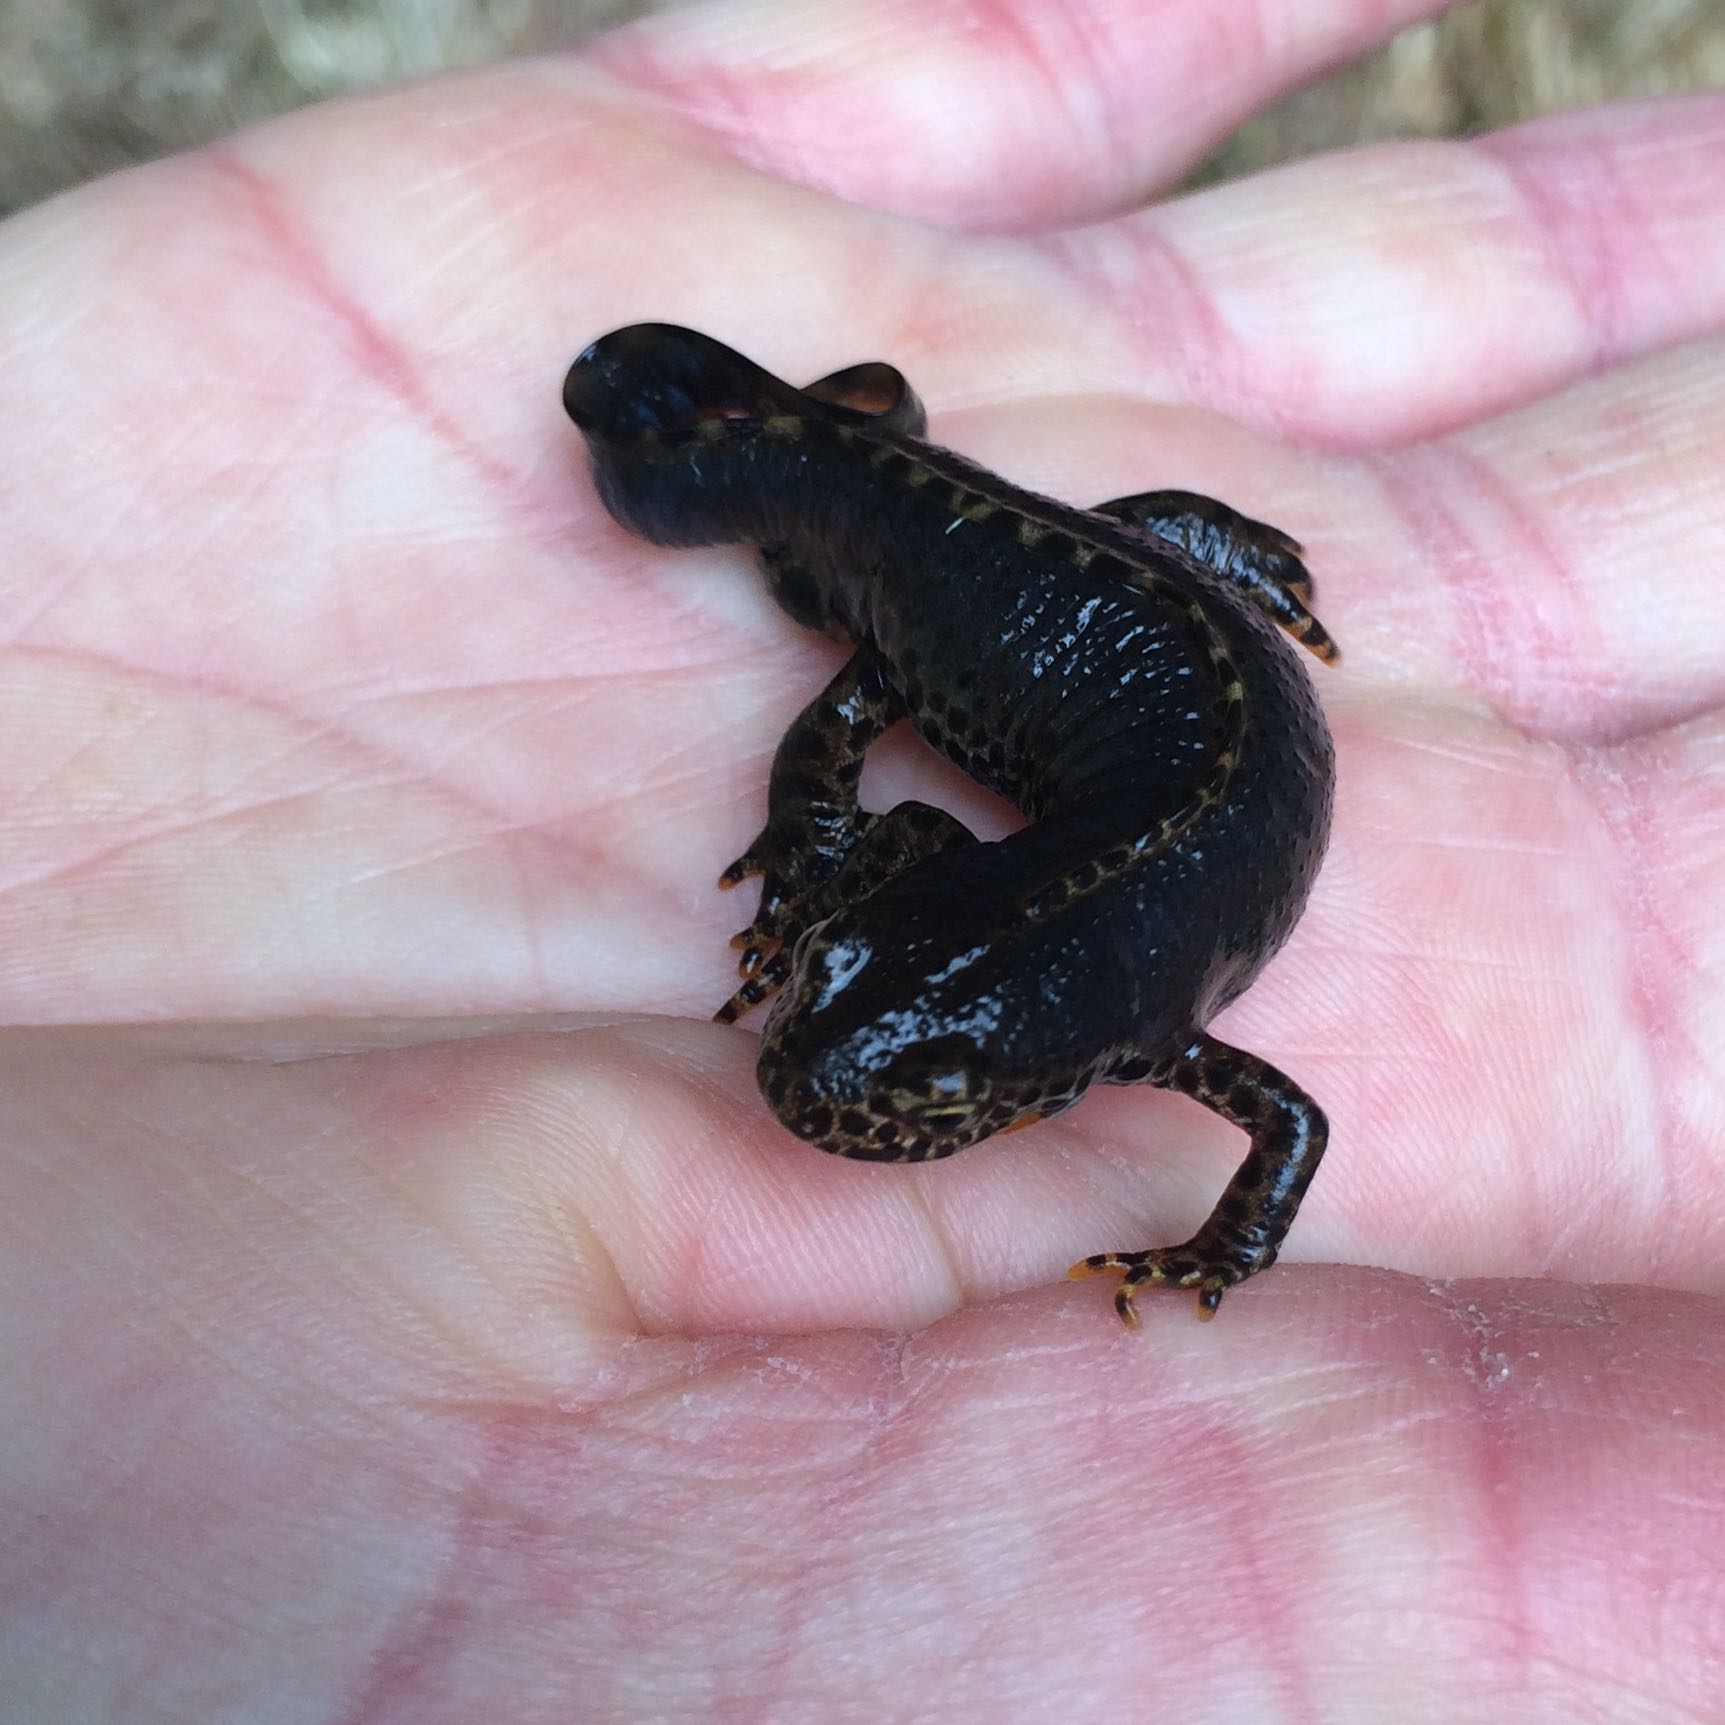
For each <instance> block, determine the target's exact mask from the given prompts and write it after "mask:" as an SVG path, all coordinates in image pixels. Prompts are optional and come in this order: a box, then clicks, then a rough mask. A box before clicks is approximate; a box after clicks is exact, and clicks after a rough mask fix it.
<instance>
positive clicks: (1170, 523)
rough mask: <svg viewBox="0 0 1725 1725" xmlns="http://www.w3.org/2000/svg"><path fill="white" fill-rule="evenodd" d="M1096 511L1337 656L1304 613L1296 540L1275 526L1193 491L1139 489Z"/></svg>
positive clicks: (1308, 593)
mask: <svg viewBox="0 0 1725 1725" xmlns="http://www.w3.org/2000/svg"><path fill="white" fill-rule="evenodd" d="M1096 513H1097V514H1098V515H1112V516H1113V517H1115V519H1116V520H1119V521H1125V522H1128V523H1130V525H1132V526H1133V527H1136V528H1138V529H1140V530H1141V531H1142V532H1145V533H1148V534H1149V535H1150V536H1151V537H1152V538H1153V539H1163V540H1166V541H1167V542H1168V543H1169V544H1170V545H1177V546H1179V548H1180V549H1181V550H1182V551H1184V552H1185V553H1186V554H1187V555H1188V556H1190V557H1195V558H1196V559H1197V560H1198V561H1199V562H1200V563H1202V564H1203V565H1204V566H1205V567H1206V568H1209V569H1214V570H1215V571H1216V573H1217V574H1218V575H1224V576H1226V577H1227V578H1228V579H1229V580H1230V581H1233V582H1234V583H1236V584H1237V585H1238V586H1239V587H1241V588H1242V589H1244V591H1245V592H1246V593H1248V594H1249V595H1250V596H1251V597H1252V599H1253V600H1254V601H1255V602H1256V603H1257V604H1258V605H1259V606H1261V607H1262V608H1263V609H1264V610H1265V611H1267V612H1268V613H1269V614H1270V616H1271V617H1273V618H1274V619H1275V621H1276V622H1278V623H1280V624H1281V626H1282V627H1283V628H1284V629H1286V630H1287V631H1288V633H1289V634H1290V635H1292V636H1293V637H1294V639H1295V640H1296V641H1299V642H1300V643H1302V645H1304V646H1305V647H1307V648H1309V649H1310V650H1311V651H1312V652H1313V653H1315V654H1317V656H1318V657H1319V658H1320V659H1322V660H1324V661H1325V663H1327V664H1334V663H1335V662H1336V660H1337V659H1339V658H1340V657H1341V651H1340V649H1339V648H1338V647H1337V646H1336V644H1335V642H1334V641H1333V640H1331V639H1330V632H1329V630H1327V629H1326V628H1325V627H1324V626H1323V624H1322V623H1320V622H1319V621H1318V620H1317V618H1316V617H1314V616H1313V615H1312V577H1311V575H1310V574H1309V573H1308V572H1307V569H1306V566H1305V564H1304V563H1302V562H1301V561H1300V545H1299V542H1298V541H1297V540H1294V539H1290V538H1289V537H1288V535H1287V534H1286V533H1283V532H1282V531H1281V530H1280V529H1279V528H1275V527H1271V526H1269V525H1267V524H1266V523H1265V522H1262V521H1254V520H1252V519H1251V517H1250V516H1247V515H1241V514H1240V513H1239V512H1238V511H1237V510H1234V509H1230V508H1229V507H1228V506H1227V504H1225V503H1218V502H1217V501H1216V500H1215V498H1213V497H1200V496H1199V495H1198V493H1197V492H1195V491H1140V492H1138V493H1137V494H1136V495H1134V496H1132V497H1116V498H1115V499H1114V500H1113V501H1112V502H1109V503H1099V504H1097V506H1096Z"/></svg>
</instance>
